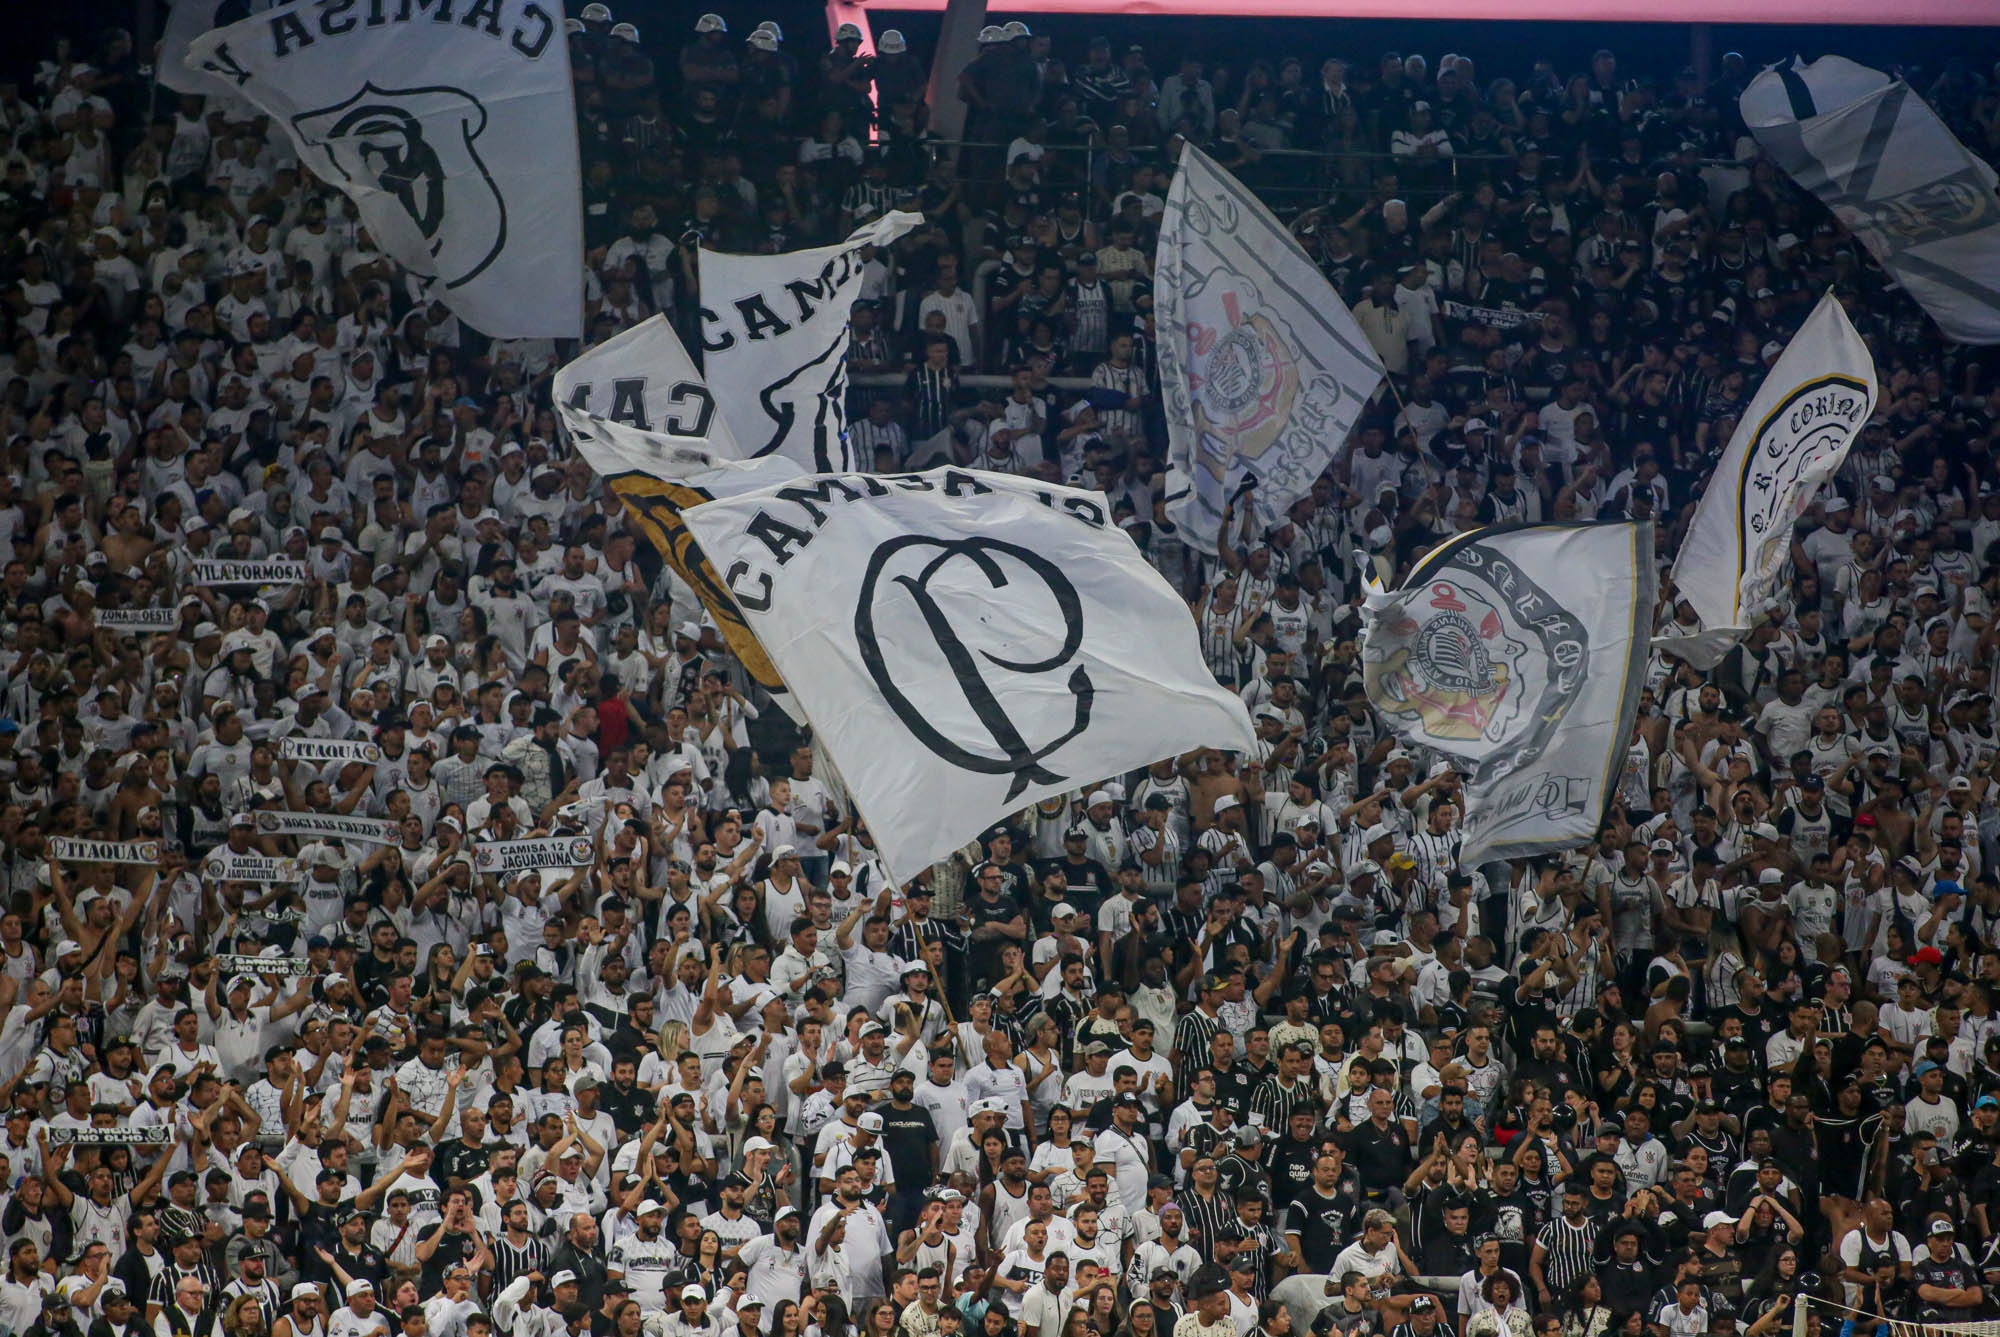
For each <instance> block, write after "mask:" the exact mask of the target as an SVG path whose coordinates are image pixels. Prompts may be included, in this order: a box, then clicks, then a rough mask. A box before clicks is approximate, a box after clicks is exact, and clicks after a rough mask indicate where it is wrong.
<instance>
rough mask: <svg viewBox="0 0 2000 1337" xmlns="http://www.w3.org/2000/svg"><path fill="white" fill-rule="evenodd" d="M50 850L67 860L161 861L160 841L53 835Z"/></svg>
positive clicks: (88, 861)
mask: <svg viewBox="0 0 2000 1337" xmlns="http://www.w3.org/2000/svg"><path fill="white" fill-rule="evenodd" d="M49 853H50V854H52V855H54V856H55V857H56V858H58V859H60V860H62V861H63V862H64V863H122V864H135V865H136V864H156V863H158V862H159V861H160V842H159V841H157V840H82V839H79V838H77V837H75V836H52V837H50V838H49Z"/></svg>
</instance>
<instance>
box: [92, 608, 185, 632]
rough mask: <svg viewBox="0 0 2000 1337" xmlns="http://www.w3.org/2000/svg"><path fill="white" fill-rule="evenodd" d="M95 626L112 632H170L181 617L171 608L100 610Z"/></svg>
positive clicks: (178, 624) (179, 621)
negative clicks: (109, 629) (106, 628)
mask: <svg viewBox="0 0 2000 1337" xmlns="http://www.w3.org/2000/svg"><path fill="white" fill-rule="evenodd" d="M95 617H96V619H97V625H98V626H100V627H109V628H111V629H112V630H113V631H172V630H174V628H176V627H178V626H180V624H181V615H180V612H179V611H178V610H177V609H172V608H100V609H98V610H97V612H96V614H95Z"/></svg>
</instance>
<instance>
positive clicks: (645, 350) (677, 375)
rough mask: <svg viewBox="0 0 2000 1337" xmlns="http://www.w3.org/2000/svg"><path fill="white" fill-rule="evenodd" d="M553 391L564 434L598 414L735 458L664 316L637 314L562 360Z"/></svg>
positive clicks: (582, 428)
mask: <svg viewBox="0 0 2000 1337" xmlns="http://www.w3.org/2000/svg"><path fill="white" fill-rule="evenodd" d="M553 391H554V394H555V402H556V406H557V408H558V409H559V410H562V412H561V415H560V416H561V419H562V424H563V427H564V429H565V430H566V431H567V432H568V433H569V434H570V439H571V440H572V441H575V439H576V437H577V435H578V433H580V432H588V431H589V424H590V420H591V419H593V418H602V419H605V420H607V421H610V422H614V423H617V424H619V425H620V426H623V427H629V428H632V429H633V430H635V431H639V432H646V433H650V434H651V435H653V436H655V437H661V438H665V439H666V440H668V441H672V442H686V443H687V444H689V445H690V446H692V447H694V448H696V449H699V450H701V451H704V452H706V453H707V454H708V455H710V456H713V457H714V458H716V459H725V460H733V459H740V458H741V457H742V454H743V452H742V451H740V450H738V449H737V448H736V440H735V438H734V437H732V436H731V435H730V434H729V424H728V423H727V422H725V421H723V418H722V415H721V414H720V413H717V412H716V410H715V396H714V395H712V394H710V393H709V389H708V384H707V383H706V382H705V381H704V380H703V379H702V375H701V373H700V372H699V371H697V370H695V365H694V359H692V358H690V357H689V356H688V351H687V348H686V346H684V345H683V344H682V343H681V337H680V336H679V335H678V334H675V333H674V327H673V325H672V324H670V323H669V322H668V320H667V318H666V317H665V316H653V317H651V318H650V319H647V320H642V321H640V322H639V323H638V324H637V325H634V326H633V327H632V328H631V329H629V330H624V331H621V332H620V333H618V334H617V335H614V336H613V337H611V338H609V339H606V340H605V341H604V342H603V343H601V344H598V345H597V346H596V347H594V348H588V349H585V350H584V351H583V352H582V353H581V354H579V355H578V356H577V357H575V358H572V359H571V360H570V361H568V362H566V363H564V364H563V366H562V367H561V368H559V369H558V370H557V371H556V375H555V382H554V385H553ZM593 467H595V466H593ZM701 467H703V468H709V467H712V465H711V464H710V463H706V462H705V463H703V464H702V466H701ZM598 472H599V473H604V472H605V470H602V469H599V470H598Z"/></svg>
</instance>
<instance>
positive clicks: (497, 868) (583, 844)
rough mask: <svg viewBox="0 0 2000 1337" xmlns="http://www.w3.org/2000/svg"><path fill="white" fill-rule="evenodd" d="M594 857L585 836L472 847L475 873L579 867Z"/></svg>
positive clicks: (490, 842) (493, 842)
mask: <svg viewBox="0 0 2000 1337" xmlns="http://www.w3.org/2000/svg"><path fill="white" fill-rule="evenodd" d="M596 857H597V847H596V846H595V845H594V844H593V843H592V842H591V839H590V837H589V836H548V837H545V838H543V839H538V840H482V841H479V842H477V843H475V844H474V845H473V847H472V867H473V870H474V871H475V872H480V873H493V874H496V875H504V874H507V873H519V872H522V871H524V870H526V869H530V868H582V867H584V866H586V865H587V864H589V863H590V862H591V861H592V860H593V859H595V858H596Z"/></svg>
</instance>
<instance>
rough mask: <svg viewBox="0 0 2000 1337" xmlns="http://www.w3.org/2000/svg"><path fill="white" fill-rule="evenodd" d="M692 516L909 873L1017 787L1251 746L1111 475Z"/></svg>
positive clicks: (773, 502) (908, 483)
mask: <svg viewBox="0 0 2000 1337" xmlns="http://www.w3.org/2000/svg"><path fill="white" fill-rule="evenodd" d="M684 519H685V521H686V524H687V527H688V529H689V531H690V532H691V533H692V534H693V536H694V538H695V540H696V541H697V542H698V543H699V544H700V545H701V548H702V550H703V551H704V552H706V553H707V554H708V556H709V558H710V560H712V561H713V562H714V564H715V569H716V570H717V571H719V572H721V573H722V577H723V580H724V583H725V584H726V586H727V588H728V590H729V593H730V594H731V596H732V597H733V598H734V599H735V601H736V603H737V605H738V606H739V607H740V608H741V609H742V610H743V614H744V617H745V619H746V621H747V622H748V624H749V626H750V629H751V630H752V631H754V632H755V633H756V635H757V639H758V641H759V642H760V643H761V644H762V645H763V646H764V648H765V649H766V650H767V651H768V652H769V654H770V656H771V660H772V662H773V663H774V664H775V665H776V666H777V669H778V672H779V673H780V674H782V675H783V676H784V679H785V681H786V683H787V684H788V685H789V686H790V687H791V689H792V696H793V700H794V701H795V702H796V703H797V704H798V706H799V707H800V709H801V710H802V712H803V713H804V715H805V717H806V719H807V721H808V722H809V723H810V724H811V725H812V728H813V731H814V735H815V738H816V741H818V742H819V743H821V744H823V745H824V747H825V750H826V753H827V755H828V756H830V757H831V758H832V759H833V761H834V763H835V764H836V765H837V766H838V767H839V769H840V772H841V774H842V775H843V776H844V777H845V778H846V782H847V788H848V791H849V793H850V794H851V795H852V797H853V799H854V803H855V806H856V807H857V808H858V809H859V810H860V812H861V815H862V816H863V817H864V818H865V819H866V820H867V822H868V829H869V831H870V832H871V833H872V834H873V837H874V840H875V844H876V848H877V849H879V850H880V851H881V855H882V858H883V861H884V862H885V863H886V864H887V865H888V867H889V868H890V869H891V871H892V873H893V874H894V875H895V876H897V877H899V878H908V877H911V876H913V875H915V874H916V873H917V872H918V871H919V870H921V869H922V868H923V866H924V865H926V864H928V863H930V862H932V861H934V860H936V859H938V858H941V857H943V856H944V855H945V854H947V853H949V852H950V851H952V850H954V849H956V848H958V847H959V846H960V845H962V844H964V843H965V842H966V841H967V840H968V839H970V838H971V837H972V836H974V835H976V834H977V833H978V832H979V831H981V830H983V829H985V828H986V827H988V826H991V825H992V824H993V823H994V822H995V821H996V820H998V819H1000V818H1001V817H1003V816H1005V815H1006V814H1007V813H1009V812H1011V811H1014V810H1015V809H1017V808H1020V807H1022V806H1023V805H1025V804H1028V803H1033V802H1037V801H1039V800H1041V799H1044V798H1048V797H1050V796H1052V795H1057V794H1064V793H1067V792H1068V791H1070V790H1072V789H1075V788H1077V787H1079V786H1085V785H1089V784H1093V783H1095V782H1096V781H1097V780H1098V779H1100V778H1102V777H1104V776H1107V775H1112V774H1115V773H1117V772H1120V771H1125V770H1129V769H1132V768H1134V767H1136V766H1141V765H1145V764H1147V763H1148V762H1151V761H1156V760H1158V759H1159V758H1161V757H1165V756H1172V755H1177V754H1179V753H1182V752H1187V751H1190V750H1192V749H1194V748H1197V747H1204V746H1206V747H1219V748H1228V749H1235V750H1247V749H1249V748H1250V747H1251V746H1253V742H1254V739H1253V735H1252V734H1251V732H1250V721H1249V717H1248V715H1247V714H1246V713H1245V711H1244V707H1243V703H1242V702H1241V701H1240V700H1238V699H1237V698H1236V697H1235V696H1234V695H1233V694H1232V693H1230V692H1227V691H1225V690H1223V689H1222V688H1221V687H1219V686H1218V685H1217V684H1216V682H1215V679H1214V678H1213V677H1212V676H1211V675H1210V674H1209V672H1208V669H1207V667H1206V666H1205V664H1204V663H1203V661H1202V658H1201V652H1200V647H1199V645H1198V644H1197V642H1196V637H1195V630H1194V623H1193V620H1192V619H1191V618H1190V616H1189V615H1188V611H1187V605H1186V604H1185V603H1184V602H1182V600H1181V599H1180V598H1179V596H1177V595H1176V594H1175V593H1174V592H1173V590H1172V589H1171V588H1169V587H1168V585H1167V583H1166V582H1165V580H1163V579H1162V578H1161V577H1160V575H1159V573H1158V572H1157V571H1155V570H1154V569H1153V568H1152V567H1151V566H1150V565H1148V564H1147V562H1146V560H1145V558H1144V557H1143V556H1142V555H1141V554H1140V552H1139V550H1138V549H1137V548H1136V547H1134V546H1133V543H1132V540H1131V538H1130V537H1129V536H1128V535H1127V534H1126V533H1125V532H1124V531H1123V530H1121V529H1119V528H1118V527H1117V526H1116V525H1114V524H1113V523H1112V522H1111V518H1110V508H1109V506H1108V505H1107V504H1106V502H1105V499H1104V497H1103V496H1102V495H1101V494H1098V493H1093V492H1082V491H1078V490H1076V489H1073V488H1065V487H1053V486H1042V485H1038V484H1036V483H1034V482H1032V481H1030V480H1026V479H1021V478H1014V477H1010V476H1007V475H1002V474H991V473H981V472H976V471H972V470H966V469H936V470H932V471H931V472H929V473H920V474H891V475H875V474H820V475H815V476H811V477H806V478H800V479H797V480H795V481H793V482H790V483H785V484H781V485H779V486H777V487H774V488H767V489H764V490H762V491H759V492H754V493H751V494H748V495H746V496H738V497H733V498H728V499H719V500H716V501H711V502H708V503H706V504H704V505H700V506H696V507H694V508H693V509H692V510H689V511H688V512H687V513H686V515H685V516H684Z"/></svg>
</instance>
